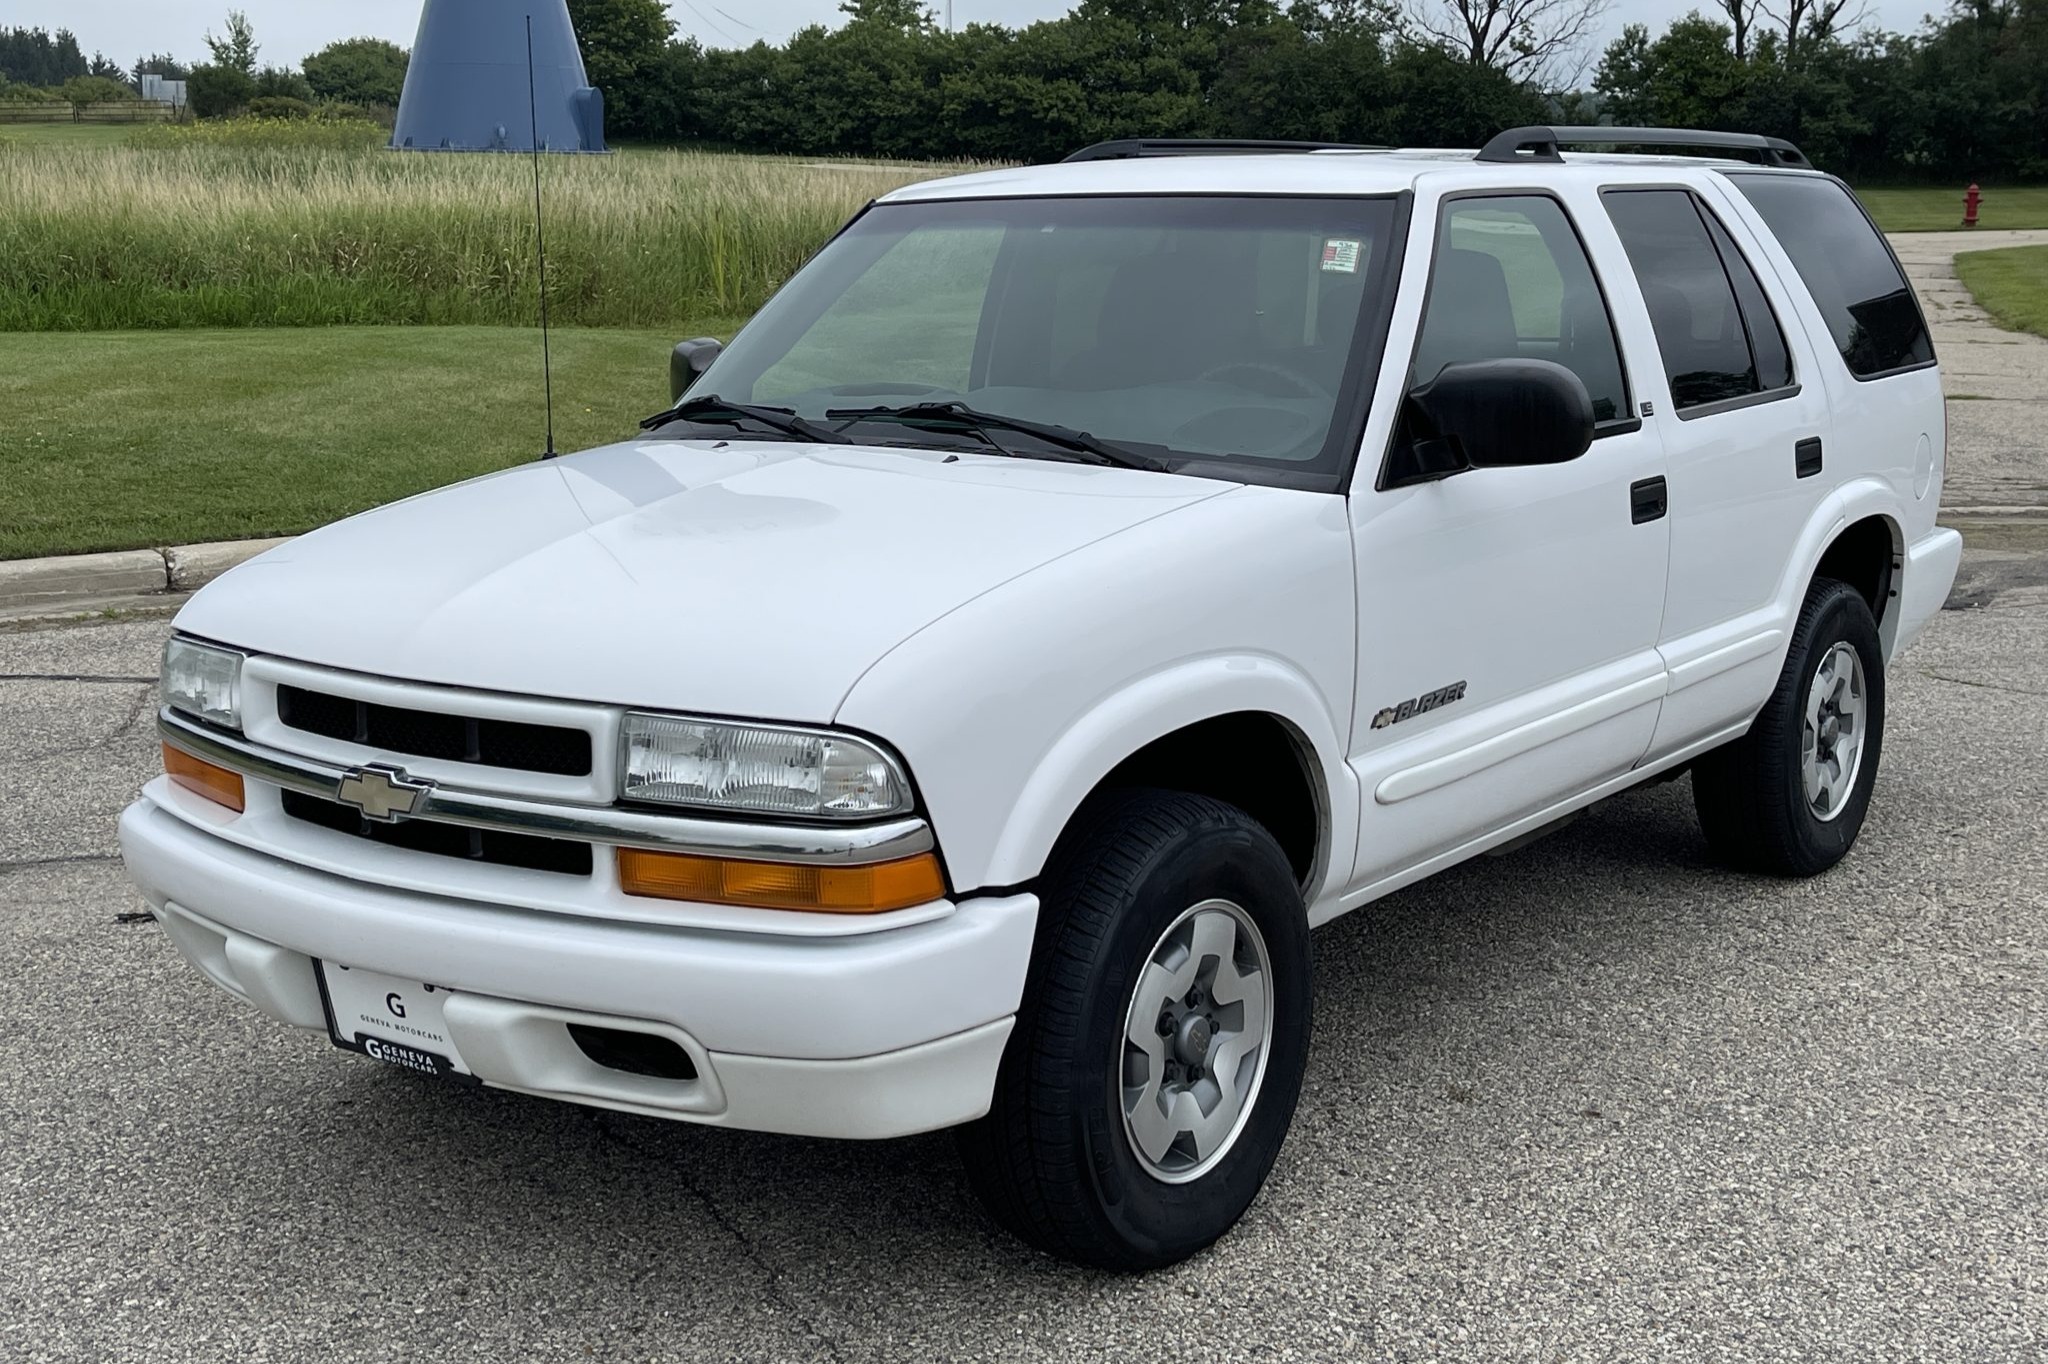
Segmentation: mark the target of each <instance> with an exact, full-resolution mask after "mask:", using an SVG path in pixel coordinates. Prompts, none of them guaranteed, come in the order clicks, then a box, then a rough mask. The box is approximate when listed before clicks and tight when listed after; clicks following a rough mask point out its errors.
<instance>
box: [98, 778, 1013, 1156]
mask: <svg viewBox="0 0 2048 1364" xmlns="http://www.w3.org/2000/svg"><path fill="white" fill-rule="evenodd" d="M152 789H153V791H159V792H160V793H161V794H163V795H164V796H165V798H166V799H169V798H172V797H171V796H170V794H169V793H168V792H161V788H158V787H156V785H155V784H152ZM120 837H121V852H122V856H123V858H124V859H125V860H126V862H127V865H128V870H129V874H130V875H131V876H132V877H133V878H134V879H135V882H136V884H137V885H138V886H140V887H141V889H142V892H143V895H144V897H145V898H146V899H147V900H148V902H149V904H150V907H151V908H152V910H153V911H154V912H155V913H156V915H157V917H158V918H159V920H161V921H162V922H163V924H164V926H165V928H166V929H167V930H168V931H169V933H170V935H171V937H172V939H173V941H175V942H176V943H177V945H178V947H179V949H180V951H182V952H183V953H184V954H185V956H186V957H187V958H189V959H190V960H191V961H192V963H193V964H194V965H195V966H196V967H197V968H198V969H199V970H200V971H201V972H203V973H204V974H206V975H207V976H208V977H209V978H210V979H212V980H213V981H214V982H215V983H216V984H218V985H220V986H221V987H222V988H224V989H226V990H228V991H229V992H231V993H233V994H235V995H237V996H239V997H241V998H243V999H245V1000H247V1001H248V1002H249V1003H251V1004H253V1005H255V1006H256V1007H258V1008H260V1009H262V1010H264V1011H265V1012H267V1013H269V1014H271V1015H273V1016H274V1017H277V1018H279V1019H282V1020H283V1021H285V1022H288V1023H292V1024H295V1025H297V1026H300V1027H307V1028H321V1029H324V1028H325V1026H326V1024H325V1014H324V1010H323V1008H322V1006H321V1003H320V996H319V987H318V984H317V981H316V973H315V968H314V965H313V962H314V960H315V959H323V960H328V961H333V962H337V963H341V964H345V965H349V966H356V967H363V968H367V969H370V970H374V971H379V972H383V973H386V974H389V975H394V976H399V977H403V978H406V979H411V980H420V981H429V982H432V983H434V984H435V985H436V986H439V987H444V988H446V989H447V990H448V991H450V992H451V998H450V1000H449V1005H448V1023H449V1028H450V1030H451V1034H457V1036H456V1040H457V1042H458V1045H459V1047H460V1050H461V1051H462V1054H463V1057H464V1058H465V1060H466V1061H467V1062H468V1063H469V1064H470V1066H471V1068H472V1069H473V1070H474V1071H475V1072H476V1074H477V1077H478V1078H479V1079H481V1080H483V1081H484V1082H485V1083H487V1084H492V1085H496V1086H499V1087H501V1088H506V1089H513V1090H519V1091H521V1092H526V1093H533V1094H539V1095H543V1096H545V1097H550V1098H559V1099H566V1100H571V1101H574V1102H579V1103H587V1104H593V1105H597V1106H600V1107H609V1108H619V1109H626V1110H629V1111H633V1112H640V1113H650V1114H655V1115H658V1116H664V1117H674V1118H682V1119H687V1120H690V1121H696V1122H705V1123H716V1124H722V1125H726V1126H732V1127H741V1128H748V1129H752V1130H759V1131H771V1132H788V1133H796V1134H801V1135H807V1136H830V1137H889V1136H899V1135H903V1134H907V1133H911V1132H920V1131H928V1130H931V1129H934V1128H940V1127H947V1126H951V1125H954V1124H957V1123H961V1122H966V1121H969V1120H971V1119H973V1118H976V1117H979V1116H981V1115H982V1114H983V1113H985V1112H987V1111H988V1105H989V1099H990V1095H991V1093H992V1090H993V1086H994V1081H995V1073H996V1067H997V1065H998V1063H999V1062H1000V1060H1001V1057H1002V1051H1003V1045H1004V1043H1005V1041H1006V1040H1007V1038H1008V1036H1009V1031H1010V1028H1011V1025H1012V1023H1013V1021H1014V1015H1015V1014H1016V1011H1017V1006H1018V1002H1019V1000H1020V998H1021V996H1022V993H1023V985H1024V973H1025V969H1026V965H1027V963H1028V962H1029V959H1030V954H1031V938H1032V933H1033V929H1034V927H1035V924H1036V920H1037V912H1038V902H1037V899H1036V897H1035V896H1030V895H1010V896H1001V897H993V898H987V899H979V900H968V901H963V902H961V903H959V904H957V905H953V906H951V907H950V912H948V913H944V914H943V917H939V918H935V919H930V920H928V921H925V922H918V923H913V924H909V925H906V926H900V927H891V928H885V929H881V930H878V931H875V932H871V933H864V934H842V935H838V936H777V935H774V934H769V933H734V932H724V931H706V930H703V929H693V928H685V927H677V926H671V925H662V924H651V923H644V922H636V923H625V922H618V921H612V920H601V919H595V918H590V917H585V916H581V915H570V914H557V913H549V912H544V911H536V910H532V909H525V908H513V907H505V906H499V905H491V904H483V903H478V902H476V901H472V900H463V899H456V898H452V897H448V896H442V895H436V894H428V893H421V892H417V891H407V890H403V889H399V888H394V887H390V886H386V885H375V884H370V883H366V882H363V881H358V880H353V879H350V878H349V877H347V876H345V875H340V874H336V873H334V872H330V871H321V870H315V869H313V868H309V867H306V866H301V865H298V864H296V863H293V862H290V861H285V860H282V859H280V858H277V857H273V856H269V855H266V854H264V853H262V852H258V851H255V850H253V849H250V848H247V847H242V846H238V845H237V844H235V843H233V842H230V841H228V840H227V839H225V838H223V837H221V836H220V835H219V834H217V833H215V832H213V831H211V830H208V829H205V828H202V827H199V826H197V825H195V824H194V823H192V822H190V820H188V819H186V818H181V817H180V816H178V815H175V814H173V813H171V812H170V811H169V810H166V809H165V808H163V807H162V806H160V805H159V804H158V803H157V800H156V799H154V798H152V796H150V795H145V796H144V798H143V799H141V800H138V801H137V802H136V803H135V804H134V805H132V806H130V807H129V808H128V810H127V811H126V812H125V813H124V814H123V815H122V817H121V826H120ZM763 912H764V913H772V912H773V911H763ZM572 1022H586V1023H591V1024H594V1025H596V1026H601V1027H613V1028H623V1029H625V1030H627V1031H636V1030H637V1031H645V1032H653V1033H656V1034H658V1035H660V1036H663V1037H666V1038H669V1039H670V1040H672V1041H675V1042H676V1043H677V1044H678V1045H679V1046H681V1047H683V1049H684V1050H685V1051H686V1052H687V1053H688V1054H689V1055H690V1056H691V1058H692V1060H693V1061H694V1062H695V1063H696V1065H697V1069H698V1075H697V1077H696V1078H695V1079H694V1080H689V1081H679V1080H655V1079H651V1078H649V1077H646V1076H642V1075H634V1074H628V1073H626V1072H623V1071H617V1070H612V1069H609V1068H607V1067H605V1066H602V1065H599V1064H598V1063H596V1062H595V1061H592V1060H590V1059H589V1058H588V1057H586V1056H584V1055H583V1053H582V1052H581V1051H579V1050H577V1049H576V1048H575V1047H574V1046H573V1045H572V1044H571V1043H570V1042H569V1040H568V1031H567V1026H566V1025H567V1024H569V1023H572Z"/></svg>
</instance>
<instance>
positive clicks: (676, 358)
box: [668, 336, 725, 403]
mask: <svg viewBox="0 0 2048 1364" xmlns="http://www.w3.org/2000/svg"><path fill="white" fill-rule="evenodd" d="M724 349H725V343H724V342H722V341H720V340H719V339H718V338H717V337H715V336H700V337H698V338H697V339H696V340H694V341H678V342H677V343H676V348H675V349H674V350H673V351H671V352H670V353H669V357H668V400H669V401H670V402H671V403H679V402H681V401H682V400H683V395H684V394H685V393H688V392H689V391H690V385H692V384H694V383H696V382H697V380H698V379H699V378H701V377H703V374H704V371H705V370H707V369H710V368H711V362H712V361H713V360H716V359H717V358H718V353H719V352H720V351H722V350H724Z"/></svg>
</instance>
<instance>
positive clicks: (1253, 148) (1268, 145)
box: [1062, 137, 1386, 161]
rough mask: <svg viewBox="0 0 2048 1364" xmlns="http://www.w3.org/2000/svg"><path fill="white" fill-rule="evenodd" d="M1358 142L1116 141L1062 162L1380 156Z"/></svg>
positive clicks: (1244, 139) (1083, 150)
mask: <svg viewBox="0 0 2048 1364" xmlns="http://www.w3.org/2000/svg"><path fill="white" fill-rule="evenodd" d="M1385 150H1386V148H1385V147H1368V146H1365V145H1363V144H1362V143H1357V142H1274V141H1268V140H1266V139H1263V138H1253V137H1119V138H1114V139H1112V140H1110V141H1108V142H1097V143H1096V144H1095V145H1093V146H1091V147H1083V148H1081V150H1080V151H1077V152H1074V153H1072V154H1071V155H1069V156H1066V157H1063V158H1062V160H1063V161H1127V160H1130V159H1132V158H1133V157H1141V156H1257V155H1260V154H1261V153H1270V152H1380V151H1385Z"/></svg>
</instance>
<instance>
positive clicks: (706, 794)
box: [622, 713, 910, 819]
mask: <svg viewBox="0 0 2048 1364" xmlns="http://www.w3.org/2000/svg"><path fill="white" fill-rule="evenodd" d="M622 794H623V795H624V796H625V797H626V799H628V800H651V801H662V802H665V803H669V804H675V805H698V806H703V807H705V808H706V809H712V810H735V811H744V812H746V813H749V814H763V815H811V816H820V817H824V818H836V819H864V818H873V817H874V816H877V815H892V814H897V813H900V812H902V811H905V810H908V809H909V808H910V781H909V779H908V778H907V777H905V776H904V774H903V768H902V765H901V764H900V763H898V762H897V761H896V759H895V758H894V757H893V756H892V755H890V754H888V753H885V752H883V751H882V750H881V749H880V748H878V747H876V746H875V745H874V744H871V743H868V742H867V741H865V740H862V739H856V738H853V737H852V736H851V735H846V734H833V733H829V732H827V731H823V730H805V729H773V728H768V727H766V726H761V725H735V724H726V723H723V722H721V721H717V720H686V719H682V718H680V717H678V716H672V715H644V714H637V713H635V714H630V715H628V716H627V717H626V776H625V781H624V790H623V792H622Z"/></svg>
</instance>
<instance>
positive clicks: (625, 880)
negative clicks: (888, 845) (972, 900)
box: [619, 848, 946, 914]
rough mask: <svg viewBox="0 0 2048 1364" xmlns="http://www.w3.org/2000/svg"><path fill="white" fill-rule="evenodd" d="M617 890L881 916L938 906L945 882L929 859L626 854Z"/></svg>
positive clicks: (625, 850) (715, 902)
mask: <svg viewBox="0 0 2048 1364" xmlns="http://www.w3.org/2000/svg"><path fill="white" fill-rule="evenodd" d="M619 886H620V888H621V889H622V890H624V891H625V892H626V894H628V895H644V896H651V897H653V898H655V899H660V900H697V901H700V902H702V903H704V904H713V905H742V906H745V907H747V908H750V909H808V910H813V911H816V912H819V913H824V914H880V913H883V912H884V911H886V910H891V909H907V908H909V907H910V906H911V905H921V904H926V903H928V902H930V901H932V900H937V899H940V898H941V897H943V896H944V895H945V893H946V878H945V877H944V876H943V875H942V874H941V873H940V871H939V859H938V858H936V857H934V856H932V855H931V854H930V853H920V854H918V855H917V856H916V857H904V858H898V859H897V860H896V861H893V862H871V863H868V864H867V865H865V866H857V867H818V866H809V865H805V864H799V863H792V862H749V861H743V860H741V859H738V858H727V857H699V856H696V855H695V854H692V853H672V852H655V851H652V850H649V849H646V848H621V849H619Z"/></svg>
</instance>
